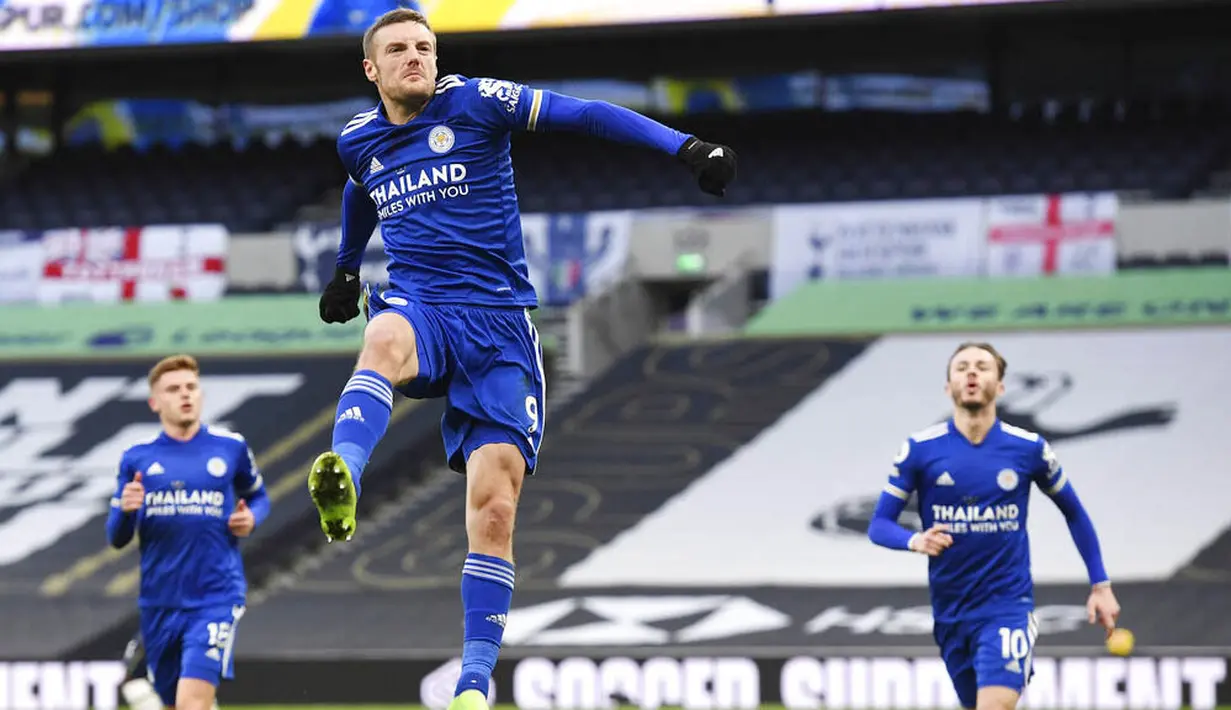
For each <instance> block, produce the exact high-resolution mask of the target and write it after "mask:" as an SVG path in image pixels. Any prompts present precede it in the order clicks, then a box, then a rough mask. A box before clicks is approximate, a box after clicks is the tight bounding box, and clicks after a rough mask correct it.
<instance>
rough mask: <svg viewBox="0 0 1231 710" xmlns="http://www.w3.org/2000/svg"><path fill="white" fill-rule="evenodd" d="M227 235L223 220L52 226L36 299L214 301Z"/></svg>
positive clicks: (221, 284) (222, 276) (221, 286)
mask: <svg viewBox="0 0 1231 710" xmlns="http://www.w3.org/2000/svg"><path fill="white" fill-rule="evenodd" d="M228 238H229V237H228V233H227V230H226V228H225V227H223V226H222V225H219V224H194V225H154V226H148V227H137V228H116V227H108V228H101V229H53V230H49V231H47V232H44V233H43V234H42V275H41V279H40V281H39V286H38V300H39V301H41V302H44V303H60V302H64V301H95V302H106V303H112V302H116V301H134V300H135V301H165V300H171V299H188V300H215V299H218V298H221V297H222V294H223V292H224V291H225V290H226V286H227V275H226V262H227V244H228Z"/></svg>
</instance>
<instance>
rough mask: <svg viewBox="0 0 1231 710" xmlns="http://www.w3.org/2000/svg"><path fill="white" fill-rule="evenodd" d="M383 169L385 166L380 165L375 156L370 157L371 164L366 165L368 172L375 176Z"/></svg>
mask: <svg viewBox="0 0 1231 710" xmlns="http://www.w3.org/2000/svg"><path fill="white" fill-rule="evenodd" d="M384 169H385V166H383V165H381V164H380V161H379V160H377V159H376V156H372V162H371V163H370V164H369V165H368V172H369V173H370V174H372V175H375V174H376V173H379V172H380V171H382V170H384Z"/></svg>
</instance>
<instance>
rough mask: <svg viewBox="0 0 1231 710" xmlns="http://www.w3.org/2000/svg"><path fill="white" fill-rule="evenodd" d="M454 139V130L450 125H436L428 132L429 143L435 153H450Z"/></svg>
mask: <svg viewBox="0 0 1231 710" xmlns="http://www.w3.org/2000/svg"><path fill="white" fill-rule="evenodd" d="M453 140H454V139H453V130H452V129H451V128H449V127H448V126H436V127H435V128H433V129H432V130H431V131H429V132H428V134H427V145H428V147H429V148H431V149H432V152H433V153H448V152H449V151H450V150H451V149H452V148H453Z"/></svg>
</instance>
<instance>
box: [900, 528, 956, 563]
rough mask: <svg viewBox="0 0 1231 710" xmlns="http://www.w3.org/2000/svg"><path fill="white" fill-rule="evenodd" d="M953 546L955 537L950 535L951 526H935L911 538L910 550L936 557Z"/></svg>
mask: <svg viewBox="0 0 1231 710" xmlns="http://www.w3.org/2000/svg"><path fill="white" fill-rule="evenodd" d="M952 544H953V536H952V535H950V534H949V526H947V525H933V526H932V527H930V528H928V529H927V530H925V531H923V532H921V533H919V534H917V535H915V536H914V537H912V538H911V540H910V549H912V550H914V551H915V552H919V553H922V554H924V555H927V556H928V557H935V556H937V555H939V554H940V553H942V552H944V551H945V550H946V549H948V548H949V546H950V545H952Z"/></svg>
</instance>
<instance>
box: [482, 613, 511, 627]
mask: <svg viewBox="0 0 1231 710" xmlns="http://www.w3.org/2000/svg"><path fill="white" fill-rule="evenodd" d="M508 619H509V615H508V614H488V615H487V620H488V621H490V622H492V623H493V624H496V625H498V626H499V627H500V628H502V629H503V628H504V625H505V624H506V623H507V622H508Z"/></svg>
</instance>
